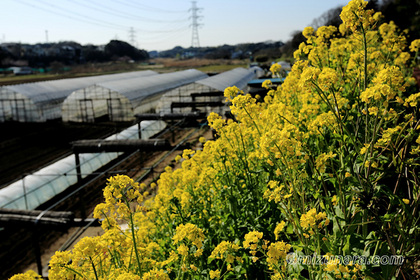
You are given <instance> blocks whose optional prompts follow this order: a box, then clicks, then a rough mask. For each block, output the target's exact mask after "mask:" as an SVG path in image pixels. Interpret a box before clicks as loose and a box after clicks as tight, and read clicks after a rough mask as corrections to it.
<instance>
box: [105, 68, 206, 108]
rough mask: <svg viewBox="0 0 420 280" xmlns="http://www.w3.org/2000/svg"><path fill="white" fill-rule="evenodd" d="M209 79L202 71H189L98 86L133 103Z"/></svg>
mask: <svg viewBox="0 0 420 280" xmlns="http://www.w3.org/2000/svg"><path fill="white" fill-rule="evenodd" d="M207 77H208V75H207V74H205V73H203V72H201V71H198V70H196V69H188V70H184V71H177V72H171V73H165V74H160V75H158V76H150V77H147V78H143V79H137V80H133V79H130V80H126V81H118V80H117V81H109V82H102V83H98V85H100V86H102V87H104V88H109V89H111V90H114V91H117V92H119V93H121V94H122V95H124V96H125V97H127V99H128V100H130V101H131V102H133V101H138V100H142V99H144V98H146V97H148V96H150V95H152V94H156V93H160V92H164V91H167V90H170V89H173V88H176V87H179V86H182V85H185V84H189V83H193V82H195V81H197V80H200V79H204V78H207Z"/></svg>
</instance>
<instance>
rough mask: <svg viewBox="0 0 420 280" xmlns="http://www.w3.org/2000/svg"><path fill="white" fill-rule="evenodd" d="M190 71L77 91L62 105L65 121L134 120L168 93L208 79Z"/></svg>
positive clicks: (196, 71)
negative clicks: (136, 115) (105, 118)
mask: <svg viewBox="0 0 420 280" xmlns="http://www.w3.org/2000/svg"><path fill="white" fill-rule="evenodd" d="M207 77H208V75H207V74H205V73H203V72H201V71H198V70H195V69H189V70H184V71H177V72H172V73H165V74H160V75H158V76H149V77H144V78H141V79H126V80H114V81H107V82H101V83H97V84H95V85H90V86H88V87H85V88H82V89H77V90H76V91H74V92H73V93H71V94H70V95H69V96H68V97H67V98H66V100H65V101H64V102H63V108H62V112H63V121H65V122H69V121H73V122H94V121H95V119H97V118H102V117H108V118H109V119H110V120H112V121H130V120H134V119H135V118H134V114H138V113H144V112H149V111H153V110H154V108H155V106H156V103H157V102H158V100H159V98H160V97H161V96H162V95H163V94H164V93H166V92H167V91H169V90H172V89H174V88H177V87H180V86H183V85H186V84H191V83H194V82H196V81H198V80H201V79H205V78H207Z"/></svg>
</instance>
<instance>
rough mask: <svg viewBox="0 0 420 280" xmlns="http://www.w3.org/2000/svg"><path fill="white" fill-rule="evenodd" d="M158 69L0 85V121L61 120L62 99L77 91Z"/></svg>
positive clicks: (134, 77)
mask: <svg viewBox="0 0 420 280" xmlns="http://www.w3.org/2000/svg"><path fill="white" fill-rule="evenodd" d="M157 74H158V73H157V72H156V71H151V70H145V71H134V72H127V73H118V74H109V75H98V76H89V77H79V78H70V79H60V80H51V81H43V82H35V83H25V84H17V85H9V86H2V87H0V122H5V121H18V122H44V121H47V120H53V119H60V118H61V109H62V103H63V101H64V100H65V99H66V98H67V97H68V96H69V95H70V94H71V93H72V92H73V91H75V90H77V89H80V88H84V87H87V86H89V85H93V84H96V83H99V82H103V81H112V80H118V81H124V80H127V79H130V80H131V79H137V78H140V77H145V76H152V75H157Z"/></svg>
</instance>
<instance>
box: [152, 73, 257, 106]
mask: <svg viewBox="0 0 420 280" xmlns="http://www.w3.org/2000/svg"><path fill="white" fill-rule="evenodd" d="M263 74H264V71H263V70H262V69H261V68H259V67H252V68H250V69H245V68H241V67H239V68H234V69H232V70H229V71H226V72H222V73H220V74H217V75H214V76H211V77H208V78H206V79H202V80H199V81H196V82H195V83H193V84H189V85H185V86H182V87H179V88H176V89H174V90H171V91H169V92H167V93H166V94H165V95H164V96H163V97H162V98H161V99H160V101H159V104H158V106H157V108H156V111H157V112H159V113H162V114H163V113H186V112H191V111H192V110H194V109H197V108H194V107H193V106H185V107H182V106H178V107H176V108H175V107H174V104H179V105H182V103H185V104H187V103H191V102H196V103H197V104H198V103H200V104H201V105H203V104H204V105H205V106H204V107H202V108H200V109H201V110H203V111H206V112H217V113H219V114H223V113H224V112H223V111H224V110H225V109H224V108H221V107H220V106H217V105H218V104H219V103H220V102H221V101H223V100H224V97H223V91H224V90H225V89H226V88H227V87H230V86H236V87H238V88H239V89H240V90H243V91H244V92H246V91H247V84H248V82H249V81H251V80H252V79H255V78H258V77H261V76H262V75H263ZM216 106H217V107H216Z"/></svg>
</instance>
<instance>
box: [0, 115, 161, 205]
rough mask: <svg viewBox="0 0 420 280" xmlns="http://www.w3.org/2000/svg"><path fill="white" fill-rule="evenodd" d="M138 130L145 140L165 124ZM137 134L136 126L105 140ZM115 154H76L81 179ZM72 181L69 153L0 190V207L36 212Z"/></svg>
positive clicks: (151, 123) (145, 125) (146, 124)
mask: <svg viewBox="0 0 420 280" xmlns="http://www.w3.org/2000/svg"><path fill="white" fill-rule="evenodd" d="M141 127H142V133H141V135H142V139H148V138H150V137H151V136H153V135H154V134H156V133H157V132H158V131H161V130H163V129H164V128H165V127H166V123H165V122H163V121H143V122H142V124H141ZM138 134H139V133H138V126H137V125H134V126H131V127H129V128H127V129H126V130H124V131H122V132H120V133H118V134H114V135H112V136H110V137H108V138H106V139H108V140H115V139H138ZM119 155H120V153H86V154H80V155H79V158H80V167H81V175H82V178H84V177H86V176H87V175H89V174H92V173H93V172H95V171H96V170H98V169H99V168H101V167H102V166H104V165H106V164H107V163H109V162H110V161H112V160H113V159H115V158H117V157H118V156H119ZM76 182H77V171H76V159H75V155H74V154H73V155H70V156H68V157H65V158H63V159H61V160H58V161H56V162H55V163H53V164H51V165H49V166H47V167H45V168H42V169H40V170H39V171H37V172H35V173H33V174H31V175H27V176H25V177H24V178H23V179H21V180H19V181H16V182H14V183H12V184H10V185H8V186H6V187H5V188H3V189H1V190H0V208H9V209H27V210H33V209H36V208H37V207H38V206H40V205H41V204H43V203H45V202H47V201H48V200H50V199H51V198H53V197H54V196H56V195H57V194H59V193H61V192H62V191H64V190H66V189H67V188H68V187H70V186H72V185H74V184H75V183H76Z"/></svg>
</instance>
